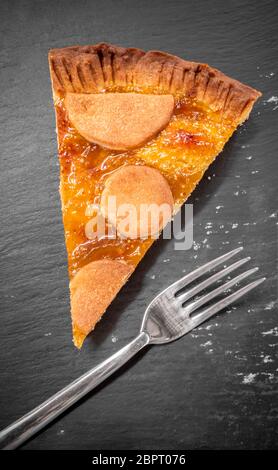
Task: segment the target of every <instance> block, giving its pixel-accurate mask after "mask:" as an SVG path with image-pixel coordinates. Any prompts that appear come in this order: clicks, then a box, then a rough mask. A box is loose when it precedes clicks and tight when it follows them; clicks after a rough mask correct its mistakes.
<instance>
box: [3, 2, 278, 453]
mask: <svg viewBox="0 0 278 470" xmlns="http://www.w3.org/2000/svg"><path fill="white" fill-rule="evenodd" d="M277 13H278V6H277V2H275V1H266V0H264V1H263V2H259V1H251V0H250V1H247V0H241V1H238V2H237V1H233V2H232V1H228V2H223V1H221V0H219V1H212V2H195V1H193V0H192V1H187V2H186V1H177V0H176V1H171V2H170V1H168V2H166V1H165V2H164V1H163V2H161V1H152V2H148V1H139V2H130V1H121V2H120V1H117V2H115V1H114V2H112V0H111V1H104V2H101V1H98V2H97V1H81V0H80V1H71V0H63V1H59V2H56V1H54V0H51V1H50V0H48V1H47V2H46V1H45V2H43V1H19V0H18V1H15V0H14V1H12V2H11V1H5V0H2V1H1V6H0V17H1V23H0V28H1V44H2V46H1V50H0V57H1V89H2V91H1V95H2V110H1V115H0V119H1V131H0V132H1V171H0V178H1V184H0V188H1V206H2V211H1V285H0V289H1V342H0V345H1V354H0V358H1V390H0V397H1V423H0V424H1V427H4V426H6V425H8V424H10V423H11V422H12V421H13V420H15V419H16V418H18V417H19V416H21V415H22V414H24V413H25V412H27V411H29V410H30V409H31V408H32V407H33V406H35V405H37V404H39V403H40V402H41V401H42V400H44V399H46V398H47V397H49V395H51V394H52V393H54V392H56V391H57V390H58V389H59V388H60V387H62V386H64V385H66V384H67V383H68V382H69V381H71V380H72V379H74V378H76V377H77V376H78V375H80V374H81V373H83V372H85V371H86V370H87V369H88V368H90V367H92V366H94V365H96V364H97V363H98V362H100V361H101V360H103V359H104V358H106V357H107V356H108V355H110V354H111V353H113V352H115V351H116V350H117V349H118V348H120V347H121V346H123V345H124V344H126V343H127V342H128V341H129V340H130V339H131V338H132V337H133V336H134V335H135V334H136V333H137V330H138V328H139V324H140V320H141V317H142V314H143V311H144V307H145V306H146V305H147V303H148V301H150V300H151V299H152V297H153V296H154V295H155V294H157V293H158V292H159V291H160V290H161V289H162V288H164V287H166V286H167V285H168V284H169V283H170V282H172V281H174V280H176V279H177V278H178V277H180V276H181V275H182V274H183V272H184V270H185V271H186V272H187V271H190V270H192V269H193V268H196V267H197V266H199V265H201V264H202V263H204V262H206V261H207V260H209V259H212V258H213V257H215V256H217V255H219V254H221V253H224V252H225V251H228V250H229V249H232V248H234V247H236V246H238V245H240V244H243V245H244V246H245V252H246V255H252V257H253V261H252V262H251V263H250V264H251V266H255V265H259V266H260V267H261V272H262V273H263V274H264V275H266V276H267V282H266V283H265V284H264V285H263V286H261V287H260V288H258V289H257V290H256V291H255V292H253V293H251V294H250V295H249V296H248V297H246V299H244V300H242V301H241V302H239V303H238V304H237V305H236V306H235V307H234V309H231V310H230V311H228V312H226V313H224V314H223V315H222V316H218V317H217V318H215V319H214V320H212V321H211V322H210V323H208V324H206V325H204V326H203V327H202V328H199V329H198V330H197V331H195V332H194V333H193V334H191V335H188V336H187V337H185V338H183V339H181V340H179V341H177V342H176V343H173V344H171V345H168V346H163V347H162V346H161V347H153V348H152V349H150V350H148V351H146V352H145V353H143V354H140V355H139V356H138V358H137V359H135V360H134V361H133V362H132V363H130V364H129V365H128V366H127V367H126V368H125V369H124V370H122V371H121V372H120V373H118V374H117V376H115V377H114V378H113V379H111V380H109V382H107V383H106V384H105V385H103V386H101V387H100V388H99V389H98V390H97V391H96V392H94V393H92V394H91V396H89V397H88V398H87V399H85V400H83V402H82V403H80V404H79V405H78V406H77V407H75V408H74V409H73V410H72V411H71V412H69V413H67V414H66V415H64V416H63V417H62V418H61V419H59V420H57V421H56V422H55V423H54V424H52V425H51V426H49V427H48V428H47V429H46V430H45V431H44V432H42V433H40V435H39V436H37V437H36V438H35V439H33V440H31V441H29V442H28V443H27V444H26V445H24V446H23V448H25V449H110V448H112V447H113V449H126V448H128V449H166V448H168V449H191V448H194V449H196V448H210V449H215V448H218V449H225V448H237V449H241V448H275V447H276V446H277V411H278V400H277V381H278V380H277V377H278V375H277V370H278V369H277V367H278V365H277V346H278V326H277V310H276V308H277V303H276V302H277V290H276V289H277V284H276V281H277V277H276V272H277V264H276V262H277V239H276V235H277V212H276V207H277V200H276V196H277V150H278V148H277V124H278V123H277V114H278V98H277V96H278V87H277V72H278V71H277V56H278V48H277V42H278V41H277V39H278V35H277V21H278V15H277ZM99 41H110V42H112V43H116V44H120V45H126V46H137V47H142V48H145V49H150V48H153V49H155V48H156V49H162V50H167V51H169V52H171V53H174V54H177V55H180V56H182V57H184V58H187V59H192V60H196V61H204V62H208V63H210V64H211V65H213V66H215V67H218V68H220V69H221V70H223V71H224V72H226V73H227V74H231V75H232V76H234V77H235V78H238V79H240V80H242V81H244V82H247V83H248V84H250V85H252V86H254V87H256V88H258V89H259V90H261V91H262V92H263V94H264V95H263V98H262V99H261V100H260V102H259V103H258V104H257V106H256V107H255V109H254V112H253V113H252V117H251V119H250V120H249V121H248V122H247V123H246V124H245V125H244V126H243V127H242V128H241V129H240V130H239V131H238V132H237V134H236V135H235V136H234V137H233V138H232V140H231V141H230V142H229V144H228V145H227V146H226V148H225V150H224V152H223V153H222V155H221V156H220V157H219V158H218V160H217V162H216V163H215V164H214V165H213V166H212V167H211V168H210V169H209V171H208V172H207V175H206V177H205V178H204V180H203V182H202V183H201V184H200V186H199V187H198V189H197V190H196V191H195V193H194V195H193V197H192V198H191V202H192V203H194V239H195V246H194V248H195V249H191V250H190V251H186V252H183V253H181V252H179V251H174V249H173V246H174V245H173V241H160V242H158V243H157V244H156V245H155V246H154V247H153V249H152V250H151V251H150V252H149V254H148V255H147V256H146V258H145V260H144V261H143V262H142V263H141V265H140V267H139V268H138V269H137V272H136V273H135V274H134V276H133V277H132V279H131V280H130V282H129V283H128V285H127V286H126V287H125V288H124V289H123V291H122V292H121V295H119V297H118V298H117V300H116V301H115V302H114V303H113V305H112V306H111V308H109V312H108V313H107V314H106V316H105V318H104V319H103V321H102V322H101V324H100V325H99V327H98V328H97V330H96V332H95V333H94V335H93V336H92V337H90V338H89V339H88V340H87V341H86V344H85V346H84V348H83V349H82V351H81V352H78V351H76V350H75V349H74V347H73V345H72V343H71V330H70V320H69V316H68V311H69V297H68V288H67V285H68V279H67V268H66V253H65V248H64V240H63V227H62V222H61V213H60V201H59V195H58V191H57V189H58V180H59V178H58V164H57V159H56V138H55V122H54V113H53V108H52V98H51V90H50V82H49V75H48V65H47V51H48V49H49V48H51V47H62V46H67V45H72V44H88V43H96V42H99Z"/></svg>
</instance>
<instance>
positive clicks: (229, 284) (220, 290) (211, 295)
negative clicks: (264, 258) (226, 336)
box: [184, 268, 259, 314]
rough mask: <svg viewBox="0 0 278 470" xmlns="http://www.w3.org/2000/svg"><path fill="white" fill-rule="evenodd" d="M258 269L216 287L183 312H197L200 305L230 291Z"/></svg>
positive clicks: (250, 270)
mask: <svg viewBox="0 0 278 470" xmlns="http://www.w3.org/2000/svg"><path fill="white" fill-rule="evenodd" d="M258 269H259V268H252V269H249V270H248V271H245V272H244V273H241V274H239V275H238V276H236V277H235V278H234V279H231V280H230V281H228V282H226V283H225V284H222V285H221V286H219V287H217V288H216V289H214V290H213V291H211V292H209V293H208V294H206V295H203V296H202V297H201V298H200V299H198V300H196V301H193V302H191V303H190V304H189V305H187V306H186V307H185V308H184V310H185V311H186V313H188V314H189V313H192V312H194V311H195V310H197V309H198V308H199V307H201V306H202V305H204V304H206V303H207V302H209V301H210V300H212V299H214V297H217V296H218V295H219V294H222V293H223V292H225V291H227V290H228V289H230V287H232V286H234V285H235V284H237V283H238V282H240V281H243V279H245V278H246V277H248V276H251V274H254V273H255V272H257V271H258Z"/></svg>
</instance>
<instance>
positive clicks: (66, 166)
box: [55, 98, 235, 278]
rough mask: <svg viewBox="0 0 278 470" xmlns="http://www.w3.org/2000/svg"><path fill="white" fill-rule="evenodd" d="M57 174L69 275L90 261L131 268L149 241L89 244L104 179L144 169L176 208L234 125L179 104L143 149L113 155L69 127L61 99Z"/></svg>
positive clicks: (196, 105) (192, 105)
mask: <svg viewBox="0 0 278 470" xmlns="http://www.w3.org/2000/svg"><path fill="white" fill-rule="evenodd" d="M55 106H56V112H57V117H58V119H57V122H58V140H59V160H60V172H61V187H60V190H61V198H62V205H63V219H64V227H65V238H66V246H67V251H68V265H69V275H70V278H72V277H73V276H74V275H75V274H76V273H77V271H78V270H79V269H80V268H81V267H82V266H84V265H85V264H87V263H89V262H90V261H94V260H98V259H101V258H110V259H124V260H125V261H126V262H127V263H128V264H131V265H132V266H133V267H134V268H135V266H136V265H137V264H138V262H139V261H140V260H141V258H142V257H143V256H144V254H145V252H146V251H147V249H148V248H149V247H150V245H151V244H152V243H153V240H151V239H149V240H123V239H120V238H119V239H108V238H104V239H102V240H97V239H94V240H89V239H88V238H87V237H86V234H85V226H86V224H87V222H89V220H90V219H91V218H92V215H91V214H90V215H88V214H87V215H86V209H87V207H88V204H98V203H99V201H100V196H101V192H102V190H103V187H104V182H105V179H106V178H107V177H108V175H109V174H110V173H111V172H113V171H115V170H116V169H118V168H119V167H121V166H122V165H130V164H133V165H134V164H141V165H142V164H145V165H148V166H150V167H153V168H156V169H158V170H159V171H160V172H161V173H162V174H163V176H164V177H165V178H166V179H167V181H168V183H169V185H170V188H171V190H172V193H173V197H174V201H175V205H176V207H177V208H178V207H179V206H180V205H181V204H182V203H183V202H184V200H185V199H187V197H188V196H189V195H190V194H191V192H192V191H193V189H194V187H195V186H196V184H197V183H198V182H199V180H200V179H201V177H202V175H203V173H204V171H205V170H206V169H207V167H208V166H209V164H210V163H211V162H212V161H213V160H214V158H215V157H216V155H217V154H218V153H219V152H220V151H221V150H222V148H223V146H224V144H225V142H226V141H227V140H228V138H229V137H230V136H231V134H232V133H233V132H234V130H235V126H234V125H232V124H231V123H230V122H228V121H227V120H225V121H224V120H223V119H222V118H221V116H220V115H219V114H217V113H215V112H213V111H211V110H210V109H208V108H207V107H204V106H203V105H201V104H200V103H197V102H196V101H194V100H192V101H189V100H186V101H182V100H181V101H178V102H177V103H176V105H175V110H174V114H173V116H172V118H171V121H170V123H169V124H168V126H167V127H166V128H165V129H164V130H163V131H162V132H160V133H159V135H158V136H157V137H156V138H154V139H153V140H151V141H150V142H149V143H147V144H146V145H145V146H143V147H141V148H139V149H136V150H132V151H127V152H117V151H112V150H109V149H105V148H102V147H100V146H98V145H96V144H92V143H89V142H88V141H87V140H85V139H84V138H83V137H82V136H81V135H79V134H78V132H77V131H76V130H75V129H74V128H73V127H72V126H71V124H70V122H69V121H68V118H67V113H66V110H65V107H64V99H63V98H61V99H59V100H58V101H57V102H56V104H55Z"/></svg>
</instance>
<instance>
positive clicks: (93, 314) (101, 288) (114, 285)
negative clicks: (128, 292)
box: [70, 259, 133, 348]
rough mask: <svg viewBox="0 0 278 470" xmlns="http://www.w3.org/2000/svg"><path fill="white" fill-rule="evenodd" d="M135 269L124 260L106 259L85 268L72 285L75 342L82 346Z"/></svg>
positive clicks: (93, 262) (79, 272) (80, 271)
mask: <svg viewBox="0 0 278 470" xmlns="http://www.w3.org/2000/svg"><path fill="white" fill-rule="evenodd" d="M132 271H133V268H132V266H129V265H128V264H127V263H125V262H124V261H118V260H112V259H102V260H99V261H92V262H91V263H89V264H87V265H86V266H83V268H81V269H80V270H79V271H78V273H77V274H76V276H75V277H74V278H73V279H72V281H71V283H70V291H71V312H72V323H73V332H74V343H75V345H76V346H77V347H78V348H80V347H81V346H82V343H83V341H84V339H85V337H86V336H87V334H88V333H90V331H91V330H93V329H94V327H95V325H96V323H97V322H98V321H99V320H100V319H101V317H102V315H103V313H104V312H105V310H106V309H107V307H108V305H109V304H110V303H111V302H112V300H113V299H114V297H115V296H116V295H117V293H118V292H119V290H120V289H121V288H122V286H123V285H124V284H125V282H126V281H127V279H128V278H129V276H130V274H131V273H132Z"/></svg>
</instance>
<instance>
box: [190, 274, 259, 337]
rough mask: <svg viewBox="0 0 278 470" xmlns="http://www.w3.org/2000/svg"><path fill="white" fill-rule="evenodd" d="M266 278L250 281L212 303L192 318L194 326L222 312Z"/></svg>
mask: <svg viewBox="0 0 278 470" xmlns="http://www.w3.org/2000/svg"><path fill="white" fill-rule="evenodd" d="M265 279H266V278H265V277H262V278H261V279H257V280H256V281H253V282H250V284H247V286H244V287H242V288H241V289H239V290H237V291H236V292H234V293H233V294H231V295H229V296H228V297H225V298H224V299H221V300H219V302H216V304H214V305H212V306H211V307H208V308H207V309H206V310H204V311H203V312H201V313H199V314H197V315H195V316H194V317H193V318H192V328H196V327H197V326H199V325H200V324H201V323H203V322H204V321H206V320H208V319H209V318H210V317H212V316H213V315H215V314H216V313H218V312H220V310H223V308H225V307H227V306H228V305H230V304H231V303H233V302H235V301H236V300H237V299H240V297H242V296H243V295H244V294H246V293H247V292H249V291H250V290H251V289H254V288H255V287H257V286H258V285H259V284H261V283H262V282H264V281H265Z"/></svg>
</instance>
